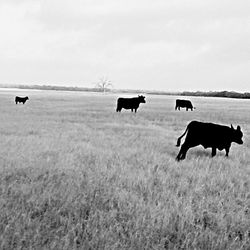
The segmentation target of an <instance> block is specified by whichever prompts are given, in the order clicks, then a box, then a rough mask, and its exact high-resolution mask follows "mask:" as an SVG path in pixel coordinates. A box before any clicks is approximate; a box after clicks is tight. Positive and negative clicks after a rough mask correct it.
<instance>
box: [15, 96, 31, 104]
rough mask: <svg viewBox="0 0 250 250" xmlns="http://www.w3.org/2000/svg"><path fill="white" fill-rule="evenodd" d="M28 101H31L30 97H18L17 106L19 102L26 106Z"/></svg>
mask: <svg viewBox="0 0 250 250" xmlns="http://www.w3.org/2000/svg"><path fill="white" fill-rule="evenodd" d="M27 100H29V97H28V96H25V97H20V96H16V98H15V103H16V104H17V103H19V102H22V103H23V104H24V103H25V102H26V101H27Z"/></svg>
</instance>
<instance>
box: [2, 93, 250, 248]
mask: <svg viewBox="0 0 250 250" xmlns="http://www.w3.org/2000/svg"><path fill="white" fill-rule="evenodd" d="M15 94H16V93H14V92H12V91H9V92H8V91H5V92H1V93H0V97H1V98H0V114H1V123H0V138H1V140H0V163H1V164H0V166H1V167H0V172H1V175H0V211H1V213H0V249H77V248H80V249H250V167H249V166H250V164H249V163H250V160H249V159H250V153H249V147H250V140H249V135H250V116H249V110H250V101H249V100H233V99H219V98H218V99H215V98H192V100H193V103H194V105H195V106H196V107H197V109H196V110H195V111H193V112H186V111H184V110H183V111H181V112H178V111H174V101H175V97H170V96H169V97H160V96H158V97H154V96H148V97H147V103H146V104H142V105H141V106H140V108H139V110H138V113H137V114H134V113H130V112H129V111H124V112H122V113H116V112H115V106H116V98H117V96H114V95H101V94H99V95H96V94H95V95H94V94H93V95H92V94H89V93H88V94H84V93H77V92H76V93H73V92H70V93H67V92H64V93H63V92H53V91H37V92H36V91H30V92H29V93H27V92H25V95H26V94H28V95H29V97H30V101H28V102H27V103H26V104H25V105H15V104H14V96H15ZM19 95H21V94H19ZM195 119H196V120H201V121H211V122H218V123H221V124H228V125H229V124H230V123H233V125H238V124H239V125H241V127H242V130H243V133H244V137H243V139H244V144H243V145H242V146H240V145H235V144H233V146H232V147H231V151H230V154H229V155H230V157H229V158H228V159H226V158H225V157H224V154H225V153H224V152H219V153H218V155H217V156H216V157H215V158H213V159H212V158H211V157H210V154H211V152H210V150H204V149H203V148H202V147H197V148H194V149H191V150H190V151H189V152H188V154H187V159H186V160H185V161H183V162H180V163H178V162H176V161H175V157H176V155H177V153H178V150H179V149H178V148H176V147H175V144H176V139H177V137H178V136H180V135H181V134H182V133H183V131H184V129H185V127H186V125H187V123H188V122H189V121H191V120H195Z"/></svg>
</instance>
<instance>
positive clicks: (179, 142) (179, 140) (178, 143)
mask: <svg viewBox="0 0 250 250" xmlns="http://www.w3.org/2000/svg"><path fill="white" fill-rule="evenodd" d="M187 131H188V126H187V128H186V130H185V132H184V133H183V135H181V136H180V137H179V138H178V139H177V144H176V147H179V146H180V145H181V138H182V137H183V136H184V135H185V134H186V133H187Z"/></svg>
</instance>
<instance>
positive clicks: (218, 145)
mask: <svg viewBox="0 0 250 250" xmlns="http://www.w3.org/2000/svg"><path fill="white" fill-rule="evenodd" d="M186 133H187V135H186V139H185V142H184V143H183V144H182V146H181V149H180V152H179V154H178V155H177V157H176V160H178V161H179V160H184V159H185V157H186V153H187V151H188V150H189V148H192V147H195V146H198V145H202V146H203V147H204V148H212V157H213V156H215V155H216V149H219V150H223V149H225V150H226V156H228V153H229V149H230V147H231V143H232V142H235V143H238V144H243V141H242V137H243V133H242V132H241V129H240V126H237V129H234V128H233V126H232V125H231V127H227V126H223V125H219V124H214V123H205V122H198V121H192V122H190V123H189V124H188V126H187V128H186V130H185V132H184V134H183V135H182V136H180V137H179V138H178V140H177V145H176V146H177V147H179V146H180V143H181V138H182V137H183V136H184V135H185V134H186Z"/></svg>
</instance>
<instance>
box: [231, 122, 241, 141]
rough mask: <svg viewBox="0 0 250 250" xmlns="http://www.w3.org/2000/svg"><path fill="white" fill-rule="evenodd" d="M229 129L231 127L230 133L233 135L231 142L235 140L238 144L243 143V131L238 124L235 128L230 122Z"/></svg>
mask: <svg viewBox="0 0 250 250" xmlns="http://www.w3.org/2000/svg"><path fill="white" fill-rule="evenodd" d="M231 129H232V132H233V133H232V135H233V138H232V140H233V142H236V143H238V144H243V140H242V137H243V133H242V131H241V129H240V126H239V125H238V126H237V128H236V129H235V128H234V127H233V125H232V124H231Z"/></svg>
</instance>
